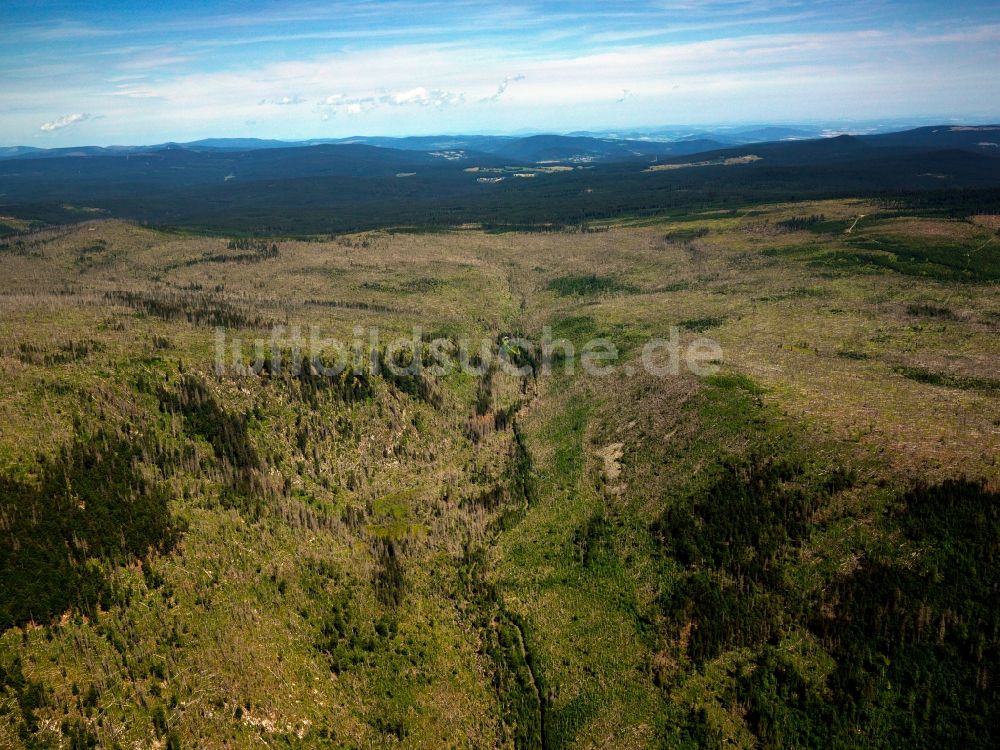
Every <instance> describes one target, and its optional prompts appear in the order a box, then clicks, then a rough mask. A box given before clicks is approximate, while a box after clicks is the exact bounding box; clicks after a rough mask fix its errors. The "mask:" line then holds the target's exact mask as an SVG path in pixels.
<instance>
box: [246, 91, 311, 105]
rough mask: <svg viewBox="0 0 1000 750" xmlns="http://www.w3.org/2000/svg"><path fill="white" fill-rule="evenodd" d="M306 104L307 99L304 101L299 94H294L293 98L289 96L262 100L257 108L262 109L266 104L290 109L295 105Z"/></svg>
mask: <svg viewBox="0 0 1000 750" xmlns="http://www.w3.org/2000/svg"><path fill="white" fill-rule="evenodd" d="M305 103H306V100H305V99H303V98H302V97H301V96H299V95H298V94H294V95H292V96H287V95H286V96H279V97H277V98H274V99H261V100H260V101H259V102H257V106H258V107H262V106H264V105H265V104H270V105H272V106H275V107H288V106H292V105H295V104H305Z"/></svg>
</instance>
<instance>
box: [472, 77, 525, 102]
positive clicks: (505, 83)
mask: <svg viewBox="0 0 1000 750" xmlns="http://www.w3.org/2000/svg"><path fill="white" fill-rule="evenodd" d="M523 80H524V76H523V75H516V76H514V77H513V78H511V77H510V76H508V77H506V78H504V79H503V80H502V81H500V85H499V86H497V92H496V93H495V94H493V96H487V97H486V98H485V99H480V100H479V101H480V102H495V101H498V100H499V99H500V97H501V96H503V95H504V94H505V93H507V89H508V87H509V86H510V85H511V84H512V83H514V81H523Z"/></svg>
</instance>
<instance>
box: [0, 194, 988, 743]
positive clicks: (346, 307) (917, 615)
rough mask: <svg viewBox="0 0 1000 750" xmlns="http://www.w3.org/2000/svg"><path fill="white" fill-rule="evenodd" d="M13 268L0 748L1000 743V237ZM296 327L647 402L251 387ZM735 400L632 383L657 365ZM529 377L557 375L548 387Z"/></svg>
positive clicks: (701, 238)
mask: <svg viewBox="0 0 1000 750" xmlns="http://www.w3.org/2000/svg"><path fill="white" fill-rule="evenodd" d="M0 221H2V222H4V223H6V224H7V225H8V226H11V227H13V228H14V229H15V230H17V231H22V232H23V233H21V234H16V235H14V236H11V237H9V238H6V239H5V240H3V242H2V244H0V263H2V266H3V273H2V274H0V310H2V315H0V628H2V630H3V635H2V638H0V746H3V747H48V746H51V747H93V746H101V747H122V748H124V747H130V748H131V747H169V748H177V747H183V748H202V747H205V748H211V747H227V746H228V747H233V746H255V745H257V744H263V745H265V746H268V747H358V748H361V747H394V746H404V747H546V748H557V747H571V746H572V747H595V748H596V747H612V746H613V747H622V748H628V747H661V746H668V747H684V746H690V747H697V746H722V745H736V746H744V747H750V746H755V745H756V746H763V747H786V746H795V745H797V746H823V747H827V746H842V747H857V746H872V747H882V746H890V745H894V744H897V743H899V742H900V740H901V738H905V739H906V740H907V741H909V742H912V743H913V744H931V743H934V744H940V743H942V742H949V743H953V742H956V741H961V742H963V743H964V744H966V745H969V746H986V745H987V744H988V738H989V730H990V727H992V726H994V725H995V724H996V723H997V721H1000V716H998V713H1000V709H998V706H1000V688H998V684H1000V683H998V682H997V679H998V675H1000V636H998V633H1000V608H998V607H997V605H996V601H995V599H996V597H995V591H996V586H997V585H1000V567H998V566H1000V550H998V548H997V541H996V540H997V538H998V530H1000V506H998V505H997V502H998V501H1000V496H998V493H1000V462H998V456H1000V373H998V368H997V363H998V362H1000V338H998V336H997V333H998V331H1000V291H998V287H997V281H998V280H1000V237H998V236H997V223H996V217H995V216H980V217H971V218H969V219H968V220H944V219H941V218H929V217H928V216H920V215H918V214H916V213H913V212H903V211H896V210H891V209H889V208H886V207H885V206H879V205H875V204H871V203H864V202H861V201H847V200H845V201H824V202H817V203H808V204H805V203H796V204H780V205H762V206H755V207H751V208H744V209H741V210H737V211H729V210H726V211H714V212H705V213H691V214H687V215H685V216H683V217H682V218H680V219H677V220H674V221H657V222H631V223H630V222H628V221H622V222H618V223H614V224H611V225H608V226H606V227H600V230H599V231H587V232H550V233H530V234H529V233H514V232H511V233H501V234H488V233H484V232H481V231H478V230H475V229H468V230H454V231H448V232H436V233H396V232H392V231H388V230H386V231H373V232H367V233H363V234H356V235H349V236H339V237H330V238H326V237H324V238H316V239H309V240H304V239H299V240H293V239H267V240H257V239H255V240H245V239H244V240H234V241H229V240H227V239H224V238H218V237H204V236H198V235H192V234H187V233H181V232H175V233H168V232H162V231H156V230H152V229H147V228H143V227H140V226H137V225H133V224H128V223H121V222H117V221H98V222H91V223H84V224H80V225H76V226H69V227H56V228H49V229H44V230H40V231H37V232H33V233H31V232H27V231H24V230H26V229H27V227H26V226H23V225H19V224H17V222H14V221H7V220H4V219H2V218H0ZM217 326H223V327H224V328H225V329H226V331H227V337H228V339H227V340H228V341H229V342H230V343H231V342H232V340H233V339H235V338H239V339H241V340H242V341H243V343H244V346H245V347H246V349H247V351H248V353H249V349H250V345H251V342H252V341H253V340H254V339H255V338H263V339H269V338H270V336H271V333H272V331H273V330H274V327H275V326H280V327H282V329H283V332H284V333H283V334H282V336H283V337H284V339H283V340H287V339H288V337H289V336H291V332H292V331H293V329H294V328H295V327H296V326H298V327H299V330H300V331H301V332H302V334H303V337H304V338H306V339H308V335H309V330H310V327H311V326H316V327H317V328H318V331H319V334H320V335H321V336H323V337H326V338H337V339H340V340H343V341H345V342H350V341H352V340H353V339H355V338H358V337H359V334H358V333H357V332H356V329H357V328H359V327H360V328H361V329H362V333H361V334H360V338H361V340H362V341H363V343H364V346H365V347H368V346H369V345H370V342H369V341H368V330H369V329H370V328H377V329H378V330H379V334H380V337H381V341H382V343H383V344H384V342H386V341H388V340H390V339H392V338H394V337H396V336H407V335H409V334H410V333H411V331H412V329H413V327H414V326H417V327H419V328H420V329H421V332H422V334H423V335H424V339H425V340H426V341H429V340H430V339H433V338H437V337H444V338H447V339H449V340H451V341H452V342H454V343H455V344H456V345H457V343H458V342H460V341H461V340H463V339H468V340H470V341H472V342H473V343H474V345H475V347H476V348H478V346H479V342H480V341H481V340H486V341H488V342H490V346H491V347H492V349H493V350H494V351H495V350H497V348H500V347H504V346H507V344H506V343H505V337H510V336H513V335H518V334H521V335H524V336H526V337H528V338H531V339H534V340H538V339H540V337H541V334H542V329H543V327H545V326H549V327H551V329H552V331H553V333H554V334H555V335H556V336H558V337H561V338H565V339H568V340H571V341H572V342H574V343H575V344H576V345H578V346H581V345H582V344H583V343H584V342H586V341H588V340H591V339H594V338H598V337H603V338H607V339H610V340H611V341H613V342H614V343H615V345H616V346H617V347H618V349H619V351H620V352H621V361H620V363H619V365H620V366H618V367H617V368H616V372H615V373H614V374H612V375H608V376H604V377H597V376H593V375H588V374H586V373H584V372H582V371H581V370H580V369H579V367H578V368H577V369H576V371H575V372H573V373H567V372H565V371H563V370H562V369H561V368H558V367H557V368H556V370H555V371H554V372H551V373H548V374H545V375H540V376H538V377H534V376H526V377H519V376H515V375H511V374H508V373H505V372H503V371H502V370H499V369H495V368H494V369H492V370H490V372H489V374H488V376H487V377H473V376H472V375H470V374H468V373H462V372H457V371H455V372H452V373H450V374H448V375H443V376H433V375H430V374H422V375H416V376H397V377H392V376H389V375H385V374H376V373H373V372H363V373H361V374H360V375H358V376H351V377H344V378H338V379H336V380H334V381H330V380H327V379H324V378H320V377H315V378H314V377H310V376H309V374H308V373H305V374H298V375H296V374H293V373H289V372H287V371H283V372H274V373H271V374H270V375H268V374H265V375H264V376H263V377H261V376H258V375H245V376H238V375H236V374H234V373H233V372H231V371H229V372H227V373H225V374H224V375H222V376H218V375H217V374H216V372H215V357H216V345H217V342H216V327H217ZM672 327H677V328H678V329H679V332H680V333H679V335H680V339H681V341H682V343H683V344H685V345H686V344H687V343H689V342H690V341H692V340H694V339H696V338H699V337H709V338H712V339H714V340H716V341H717V342H719V344H720V345H721V347H722V351H723V359H722V363H721V370H720V372H719V373H718V374H716V375H712V376H709V377H703V378H699V377H696V376H694V375H691V374H690V373H683V374H681V375H679V376H676V377H666V378H657V377H652V376H650V375H648V374H645V373H642V372H641V368H634V373H633V374H632V375H626V374H625V365H635V364H637V363H638V361H639V357H640V355H641V351H642V347H643V345H644V344H645V342H646V341H647V340H649V339H650V338H653V337H662V338H669V337H670V335H671V328H672ZM517 356H522V357H523V358H524V359H525V360H527V359H530V358H531V355H530V353H515V357H517Z"/></svg>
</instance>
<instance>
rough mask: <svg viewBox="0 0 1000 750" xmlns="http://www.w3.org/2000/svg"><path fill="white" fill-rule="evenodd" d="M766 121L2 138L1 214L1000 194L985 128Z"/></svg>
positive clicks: (338, 227)
mask: <svg viewBox="0 0 1000 750" xmlns="http://www.w3.org/2000/svg"><path fill="white" fill-rule="evenodd" d="M748 132H750V133H758V132H759V131H748ZM768 132H769V133H770V134H772V135H783V136H786V138H785V139H784V140H776V141H767V142H755V143H746V144H739V145H732V144H725V143H721V142H719V141H715V140H712V139H707V138H692V139H688V140H681V141H674V142H658V141H656V142H652V141H643V140H635V139H616V138H610V137H607V138H597V137H591V136H563V135H535V136H525V137H511V136H418V137H412V138H404V139H393V138H380V137H365V138H362V137H355V138H348V139H341V140H339V141H337V142H332V143H328V142H323V141H319V142H312V141H303V142H299V143H294V144H285V143H283V142H281V141H258V140H253V139H233V140H230V139H207V140H202V141H195V142H192V143H184V144H178V143H168V144H161V145H159V146H153V147H81V148H71V149H58V150H53V151H47V152H41V153H40V152H37V151H33V150H31V149H30V148H13V149H5V151H4V153H5V154H6V158H3V157H2V156H0V215H3V216H11V217H15V218H17V217H22V218H26V219H34V220H38V221H42V222H46V223H50V224H51V223H65V222H71V221H76V220H79V218H80V216H87V217H93V216H95V215H105V216H118V217H122V218H129V219H134V220H141V221H148V222H151V223H153V224H159V225H165V226H189V227H202V228H213V229H216V230H221V229H226V230H235V229H237V228H243V230H245V231H254V232H261V233H265V234H268V233H270V234H273V233H282V232H284V233H287V234H298V233H311V232H334V231H348V230H351V231H353V230H357V229H362V228H372V227H385V226H401V225H419V226H424V225H431V226H448V225H453V224H455V225H461V224H465V223H470V222H471V223H483V224H490V225H494V224H495V225H500V226H510V225H516V226H521V225H534V224H536V223H538V222H550V223H553V224H558V223H565V222H574V223H579V222H582V221H586V220H587V219H588V217H593V218H600V217H605V216H617V215H631V214H634V213H636V212H641V213H650V212H654V213H655V212H660V211H664V210H666V209H668V208H669V207H670V206H672V205H675V204H676V203H677V202H678V201H682V200H683V201H686V202H687V203H690V202H691V201H699V202H700V204H702V205H706V206H718V205H733V204H737V203H741V202H744V203H745V202H748V201H760V200H763V199H768V200H776V201H777V200H790V199H799V198H802V197H803V196H811V197H816V198H820V197H827V196H842V195H886V194H892V195H896V194H899V193H900V192H907V191H909V192H922V191H940V190H982V189H986V190H998V189H1000V146H998V145H997V143H998V142H1000V126H998V125H945V126H930V127H923V128H916V129H911V130H908V131H902V132H897V133H883V134H873V135H840V136H833V137H828V138H813V139H798V138H795V137H791V136H789V134H788V133H787V132H784V131H781V132H773V131H768ZM528 178H530V179H528ZM991 210H992V207H991ZM81 212H82V213H81ZM0 224H2V222H0ZM247 228H249V229H247Z"/></svg>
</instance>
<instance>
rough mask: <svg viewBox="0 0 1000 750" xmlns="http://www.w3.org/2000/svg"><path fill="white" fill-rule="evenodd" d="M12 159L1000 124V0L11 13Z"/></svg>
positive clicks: (121, 6) (274, 5) (82, 6)
mask: <svg viewBox="0 0 1000 750" xmlns="http://www.w3.org/2000/svg"><path fill="white" fill-rule="evenodd" d="M0 28H2V29H3V31H2V32H0V34H2V38H3V44H2V45H0V144H4V145H12V144H23V145H31V146H60V145H71V144H84V143H88V144H111V143H122V144H124V143H153V142H161V141H167V140H191V139H195V138H202V137H236V136H240V137H260V138H313V137H334V136H347V135H355V134H380V135H404V134H425V133H456V132H491V133H496V132H515V131H524V130H532V131H555V132H568V131H572V130H579V129H603V130H607V129H629V128H641V127H652V126H660V125H694V124H730V123H747V122H797V121H830V122H844V121H847V120H851V119H861V120H869V119H884V118H892V117H912V116H933V117H940V118H941V119H946V118H953V119H959V120H966V121H972V120H975V121H984V120H997V119H1000V75H998V73H997V71H998V70H1000V4H998V3H996V2H951V3H941V2H930V1H926V2H925V1H918V2H900V1H897V0H871V1H870V2H863V3H861V2H851V3H843V2H836V1H834V2H826V3H807V2H799V1H798V0H718V1H715V0H677V1H674V0H659V1H656V2H646V1H642V0H640V1H639V2H628V3H615V2H598V3H569V2H546V3H517V2H514V3H509V4H500V3H488V2H477V1H474V0H467V1H459V2H445V1H443V0H442V1H438V0H393V1H391V2H362V1H357V2H355V1H351V0H348V1H346V2H297V1H293V2H282V3H278V2H238V3H237V2H211V0H209V2H175V3H166V2H156V1H155V0H150V1H148V2H137V3H123V2H92V3H87V2H49V3H46V2H22V1H21V0H3V4H2V5H0Z"/></svg>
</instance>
